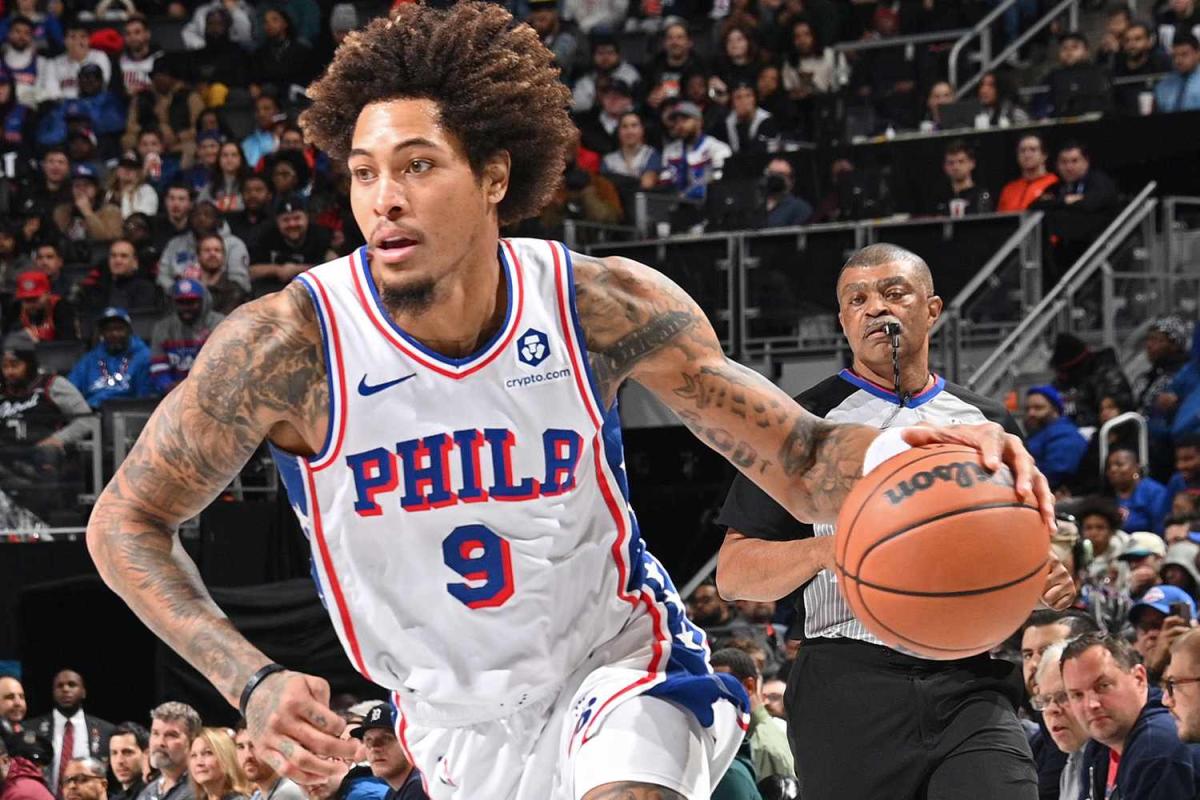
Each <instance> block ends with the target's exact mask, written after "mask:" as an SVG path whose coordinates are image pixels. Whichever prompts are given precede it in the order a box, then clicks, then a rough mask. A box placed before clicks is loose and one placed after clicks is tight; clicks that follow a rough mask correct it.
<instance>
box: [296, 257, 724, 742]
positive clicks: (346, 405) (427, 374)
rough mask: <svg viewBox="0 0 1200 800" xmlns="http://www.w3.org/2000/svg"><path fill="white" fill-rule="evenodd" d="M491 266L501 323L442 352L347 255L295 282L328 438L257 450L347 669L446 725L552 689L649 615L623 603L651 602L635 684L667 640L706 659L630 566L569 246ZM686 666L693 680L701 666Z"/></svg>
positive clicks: (637, 556) (615, 460)
mask: <svg viewBox="0 0 1200 800" xmlns="http://www.w3.org/2000/svg"><path fill="white" fill-rule="evenodd" d="M500 261H501V264H502V265H503V270H504V277H505V280H507V283H508V309H507V312H506V314H505V319H504V324H503V325H502V326H501V328H500V330H499V331H498V332H497V333H496V335H495V336H494V337H492V340H491V341H489V342H488V343H487V344H486V345H485V346H484V347H483V348H482V349H480V350H479V351H478V352H477V353H476V354H474V355H472V356H469V357H467V358H457V359H456V358H447V357H445V356H441V355H439V354H437V353H434V352H431V351H430V350H429V349H428V348H426V347H424V346H422V345H421V344H420V343H419V342H417V341H416V340H414V339H413V338H411V337H410V336H408V335H407V334H405V333H404V331H402V330H400V329H399V328H398V327H397V326H396V325H395V324H394V323H393V321H392V319H391V318H390V316H389V315H388V314H387V312H386V311H385V310H384V308H383V306H382V304H381V302H380V298H379V294H378V291H377V288H376V286H375V285H374V282H373V279H372V277H371V272H370V269H369V267H368V265H367V261H366V257H365V250H359V251H357V252H355V253H353V254H351V255H350V256H348V257H345V258H341V259H338V260H337V261H333V262H330V263H328V264H324V265H321V266H319V267H316V268H314V269H312V270H310V271H308V272H306V273H304V274H303V275H301V276H300V277H299V278H298V280H300V281H301V282H302V283H303V284H304V286H305V287H306V288H307V289H308V290H309V292H310V294H311V295H312V300H313V303H314V304H315V306H316V308H317V312H318V316H319V318H320V324H321V332H322V337H323V339H324V343H325V358H326V363H327V364H328V365H329V370H328V372H329V382H330V386H329V394H330V409H329V423H330V424H329V431H328V436H327V439H326V441H325V444H324V446H323V447H322V449H321V452H320V453H317V454H316V455H315V456H313V457H311V458H302V457H298V456H295V455H291V454H288V453H284V452H283V451H280V450H278V449H274V453H275V457H276V461H277V463H278V465H279V470H280V474H281V475H282V477H283V479H284V482H285V485H286V487H287V489H288V493H289V497H290V498H291V502H292V505H293V508H294V509H295V510H296V513H297V515H298V516H299V518H300V521H301V524H302V526H303V527H304V530H305V532H306V533H307V534H308V536H309V539H310V542H311V544H312V550H313V572H314V577H315V578H316V580H317V583H318V586H319V588H320V591H321V594H322V597H323V599H324V601H325V603H326V606H327V608H328V609H329V613H330V617H331V618H332V620H333V625H334V627H335V628H336V630H337V633H338V636H339V637H340V638H341V641H342V644H343V645H344V646H345V648H346V652H347V653H348V654H349V656H350V658H351V660H352V662H353V663H354V665H355V666H356V667H357V668H358V670H359V671H360V672H362V674H363V675H364V676H366V677H367V678H368V679H370V680H372V681H374V682H375V683H377V684H379V685H381V686H385V687H388V688H390V689H393V690H395V691H396V692H397V694H398V696H399V698H400V700H401V701H402V702H403V704H404V708H405V713H406V714H408V715H410V716H413V717H419V718H422V719H424V720H426V721H440V722H442V723H444V724H469V723H471V722H475V721H482V720H485V719H491V718H496V717H499V716H503V715H505V714H507V713H511V712H512V711H513V710H516V709H517V708H519V707H521V706H522V705H524V704H526V703H530V702H533V701H535V700H536V699H538V698H539V697H542V696H545V695H546V694H548V693H549V692H552V691H554V690H555V688H556V686H557V685H558V684H559V683H561V681H562V680H564V679H565V678H566V676H568V675H569V674H570V673H571V671H572V670H573V669H575V668H576V667H577V666H578V665H579V664H581V663H583V661H584V660H585V659H586V658H587V656H588V654H589V652H590V651H591V650H592V649H593V648H595V647H596V646H597V645H598V644H599V643H602V642H605V641H607V640H609V639H610V638H612V637H613V636H615V635H616V634H617V633H618V632H619V631H620V630H621V629H622V627H623V626H624V625H625V624H626V623H627V622H628V621H629V620H630V618H631V617H632V616H633V615H634V614H636V613H643V614H644V613H647V612H638V611H637V608H638V605H639V603H644V604H645V605H646V608H647V609H649V608H650V605H651V604H652V603H653V605H654V606H655V608H654V610H652V611H649V612H648V613H651V614H653V615H654V618H655V620H656V623H655V630H656V631H659V632H660V633H661V638H662V641H663V647H662V648H659V647H658V645H656V648H657V649H658V650H659V651H660V655H661V657H660V658H659V660H660V662H661V663H659V664H657V666H655V665H654V664H651V665H649V667H650V669H651V673H657V674H652V675H651V677H650V678H645V679H643V683H647V682H649V683H652V684H653V683H658V682H662V681H664V680H665V677H664V675H665V671H666V669H667V665H666V660H667V658H666V656H667V652H668V651H669V647H670V644H669V643H670V642H672V641H673V640H674V639H676V638H678V639H680V640H684V639H685V638H686V639H687V640H688V641H685V642H684V644H683V645H679V644H678V643H676V648H677V649H678V648H680V647H688V648H689V649H690V650H692V651H693V653H692V655H696V654H698V653H702V651H703V649H704V640H703V636H702V634H699V632H698V631H695V629H692V628H690V626H687V623H686V619H685V618H684V617H683V609H682V605H680V604H679V603H678V597H677V595H675V594H674V589H673V587H670V583H669V579H666V578H665V574H663V573H660V572H659V571H658V570H655V569H654V568H653V567H648V566H647V565H648V564H649V563H651V562H650V561H648V560H647V559H648V558H649V557H648V556H646V555H645V554H644V553H643V549H642V543H641V540H640V538H639V536H638V533H637V529H636V523H635V521H634V519H633V515H632V513H631V510H630V508H629V505H628V502H627V497H628V492H627V487H626V483H625V476H624V473H623V463H622V461H623V456H622V452H621V438H620V427H619V421H618V419H617V413H616V409H615V408H614V409H612V410H610V411H609V412H608V413H605V411H604V409H603V405H602V402H603V401H602V399H601V398H600V397H599V396H598V395H597V393H596V387H595V384H594V382H593V381H592V379H591V376H590V373H589V367H588V364H587V357H586V353H585V349H584V343H583V340H582V333H581V330H580V327H579V321H578V317H577V314H576V311H575V291H574V283H573V278H572V268H571V256H570V253H569V252H568V251H567V250H566V249H565V248H564V247H563V246H562V245H560V244H558V243H552V242H546V241H542V240H533V239H512V240H502V241H501V244H500ZM649 573H653V574H649ZM647 587H648V588H647ZM668 596H669V597H673V600H670V599H668V600H667V601H666V602H669V604H670V606H671V607H670V608H669V609H668V608H666V606H665V605H664V601H663V598H668ZM647 598H649V599H647ZM656 598H657V599H656ZM660 612H663V613H662V614H661V617H662V621H661V624H659V616H660ZM668 617H670V618H671V628H673V629H678V631H679V633H678V635H677V634H676V632H675V631H674V630H670V629H668V628H667V618H668ZM684 626H687V630H686V631H685V630H684ZM677 655H683V654H682V653H676V654H674V655H672V656H671V661H672V663H676V662H677V661H678V659H677V658H676V656H677ZM692 671H693V672H699V673H703V672H707V666H706V664H704V663H703V657H702V655H701V656H700V662H699V665H698V666H694V667H692ZM637 678H638V676H632V680H637Z"/></svg>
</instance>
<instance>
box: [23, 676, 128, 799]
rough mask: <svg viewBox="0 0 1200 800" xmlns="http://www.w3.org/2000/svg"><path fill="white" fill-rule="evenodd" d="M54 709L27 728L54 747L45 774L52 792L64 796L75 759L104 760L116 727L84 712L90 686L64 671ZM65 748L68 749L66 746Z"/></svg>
mask: <svg viewBox="0 0 1200 800" xmlns="http://www.w3.org/2000/svg"><path fill="white" fill-rule="evenodd" d="M53 694H54V708H53V709H52V710H51V711H50V713H49V714H43V715H42V716H40V717H36V718H34V719H31V720H29V721H28V723H27V724H26V727H28V728H32V729H33V730H35V731H37V732H38V733H39V734H41V735H42V736H45V737H46V738H47V739H49V740H50V742H51V743H52V744H53V745H54V761H53V763H52V764H51V765H50V769H49V770H47V772H46V782H47V783H48V784H49V786H50V791H51V792H53V793H54V794H55V795H56V796H61V795H62V791H61V788H60V787H61V785H62V784H61V780H62V777H63V773H64V772H65V771H66V766H67V764H69V763H70V761H71V759H72V758H86V757H88V756H94V757H95V758H99V759H105V758H107V757H108V739H109V737H110V736H111V735H112V731H113V724H112V723H111V722H108V721H106V720H103V719H100V718H99V717H93V716H92V715H91V714H85V713H84V711H83V701H84V700H86V699H87V687H86V686H85V685H84V683H83V676H82V675H80V674H79V673H78V672H76V671H75V670H73V669H63V670H59V672H58V673H57V674H56V675H55V676H54V685H53ZM64 745H65V746H64Z"/></svg>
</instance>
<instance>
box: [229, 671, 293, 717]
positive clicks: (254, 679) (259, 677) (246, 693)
mask: <svg viewBox="0 0 1200 800" xmlns="http://www.w3.org/2000/svg"><path fill="white" fill-rule="evenodd" d="M276 672H287V667H285V666H283V665H282V664H267V665H266V666H265V667H263V668H262V669H260V670H259V671H258V672H256V673H254V674H253V675H251V676H250V680H248V681H246V688H245V689H242V697H241V699H240V700H239V701H238V710H239V711H241V712H242V719H245V718H246V706H247V704H249V702H250V695H252V694H254V690H255V689H257V688H258V685H259V684H260V683H262V682H263V681H265V680H266V679H267V678H268V677H270V676H271V675H274V674H275V673H276Z"/></svg>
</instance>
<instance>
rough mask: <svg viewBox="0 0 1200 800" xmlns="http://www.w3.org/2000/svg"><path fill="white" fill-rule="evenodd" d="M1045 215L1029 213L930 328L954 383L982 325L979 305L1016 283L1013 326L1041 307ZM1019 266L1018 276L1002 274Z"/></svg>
mask: <svg viewBox="0 0 1200 800" xmlns="http://www.w3.org/2000/svg"><path fill="white" fill-rule="evenodd" d="M1044 217H1045V214H1044V213H1043V212H1041V211H1036V212H1033V213H1031V214H1026V215H1025V216H1024V217H1023V218H1022V219H1021V224H1020V225H1019V226H1018V227H1017V229H1016V230H1015V231H1013V234H1012V236H1010V237H1008V240H1007V241H1006V242H1005V243H1004V244H1003V245H1001V246H1000V249H999V250H997V251H996V253H995V255H993V256H992V257H991V258H990V259H988V262H987V263H986V264H984V265H983V268H982V269H980V270H979V272H978V273H976V275H975V277H974V278H972V279H971V280H970V282H969V283H968V284H967V285H966V286H964V287H963V288H962V290H961V291H960V292H959V293H958V294H957V295H955V297H954V298H953V299H952V300H951V301H950V302H949V303H947V304H946V306H945V308H944V310H943V311H942V315H941V317H939V318H938V320H937V322H935V323H934V325H933V328H932V329H930V331H929V335H930V337H931V338H932V340H933V343H934V346H935V347H936V348H938V351H939V352H940V354H941V368H942V372H943V373H944V374H945V376H946V377H947V378H949V379H950V380H952V381H958V380H960V378H961V375H962V372H963V360H964V351H965V349H966V340H967V339H968V338H972V337H968V335H967V330H968V329H969V328H970V327H971V326H972V325H978V324H979V323H978V322H977V321H976V319H974V318H973V317H974V315H972V313H971V312H972V310H973V308H974V306H976V305H977V304H979V303H986V302H987V300H988V299H989V298H992V297H994V296H995V293H996V292H997V290H1003V287H1005V286H1013V285H1014V284H1015V286H1016V288H1017V290H1018V292H1019V309H1020V311H1019V315H1018V316H1017V317H1016V318H1015V319H1013V320H1012V321H1011V323H1010V325H1009V327H1012V326H1015V325H1016V323H1017V321H1018V320H1020V319H1021V317H1023V316H1024V315H1025V313H1026V312H1028V311H1029V310H1030V309H1032V308H1034V307H1035V306H1037V304H1038V302H1039V301H1040V300H1041V297H1042V221H1043V219H1044ZM1014 265H1015V267H1016V270H1017V274H1016V276H1015V278H1016V280H1015V281H1014V280H1013V277H1014V276H1011V275H1005V274H1002V273H1004V272H1005V271H1006V270H1008V269H1010V268H1011V267H1013V266H1014Z"/></svg>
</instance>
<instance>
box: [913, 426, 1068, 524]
mask: <svg viewBox="0 0 1200 800" xmlns="http://www.w3.org/2000/svg"><path fill="white" fill-rule="evenodd" d="M904 441H906V442H908V443H909V444H910V445H912V446H913V447H920V446H921V445H926V444H965V445H967V446H968V447H974V448H975V449H976V450H978V451H979V455H980V457H981V458H982V460H983V466H984V467H986V468H987V469H988V470H991V471H992V472H995V471H996V470H998V469H1000V466H1001V465H1002V464H1007V465H1008V468H1009V469H1011V470H1012V473H1013V485H1014V486H1015V487H1016V490H1017V496H1018V497H1020V498H1021V500H1022V501H1023V502H1026V503H1029V504H1030V505H1033V506H1036V507H1037V509H1038V511H1040V512H1041V515H1042V521H1043V522H1045V523H1046V528H1047V529H1048V530H1049V531H1050V532H1051V533H1053V532H1054V531H1056V530H1058V523H1057V521H1056V520H1055V519H1054V493H1053V492H1051V491H1050V484H1049V483H1047V482H1046V476H1044V475H1042V473H1041V472H1039V471H1038V468H1037V464H1035V463H1034V460H1033V456H1031V455H1029V451H1028V450H1026V449H1025V445H1024V444H1023V443H1022V442H1021V440H1020V438H1018V437H1016V436H1014V435H1012V434H1011V433H1008V432H1007V431H1005V430H1004V428H1002V427H1000V426H999V425H997V424H996V423H994V422H983V423H980V424H978V425H947V426H945V427H939V428H935V427H933V426H930V425H924V424H921V425H914V426H912V427H911V428H905V429H904Z"/></svg>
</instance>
